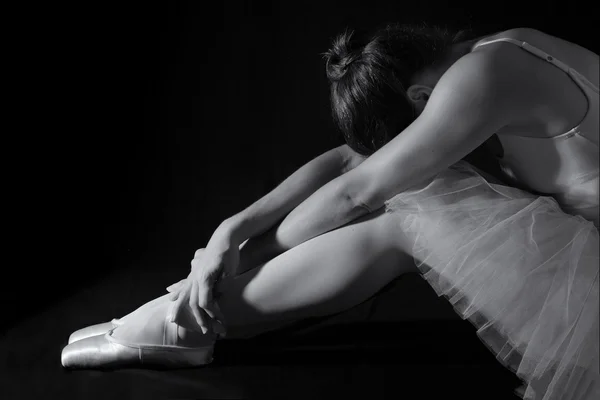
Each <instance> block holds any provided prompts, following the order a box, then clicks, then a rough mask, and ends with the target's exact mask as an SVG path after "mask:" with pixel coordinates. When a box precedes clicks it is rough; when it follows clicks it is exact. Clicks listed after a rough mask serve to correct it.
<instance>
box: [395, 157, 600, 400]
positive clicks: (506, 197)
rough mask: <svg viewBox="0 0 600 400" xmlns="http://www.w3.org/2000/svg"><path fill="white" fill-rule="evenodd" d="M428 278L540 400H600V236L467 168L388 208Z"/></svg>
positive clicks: (528, 394)
mask: <svg viewBox="0 0 600 400" xmlns="http://www.w3.org/2000/svg"><path fill="white" fill-rule="evenodd" d="M385 207H386V211H387V212H391V213H394V214H396V216H397V217H398V218H397V219H398V221H399V223H400V224H401V225H402V228H403V231H404V232H406V233H407V234H408V235H409V237H410V238H411V241H414V246H413V252H414V254H413V255H414V258H415V261H416V263H417V266H418V268H419V270H420V271H421V272H422V276H423V278H424V279H425V280H426V281H427V282H428V283H429V284H430V285H431V287H432V288H433V289H434V290H435V291H436V293H437V294H438V295H439V296H444V297H445V298H447V300H448V301H450V303H451V304H452V305H453V307H454V309H455V310H456V312H457V313H458V314H459V315H460V316H461V317H462V318H463V319H467V320H469V321H470V322H471V323H472V324H473V325H474V326H475V327H476V328H477V335H478V336H479V338H480V339H481V340H482V342H483V343H484V344H485V345H486V346H487V347H488V348H489V349H490V350H491V351H492V352H493V353H494V354H495V355H496V358H497V359H498V360H499V361H500V362H501V363H502V364H503V365H504V366H506V367H508V368H510V369H511V370H512V371H513V372H514V373H515V374H516V375H517V376H518V377H520V378H521V379H523V381H524V382H525V383H526V385H525V386H526V390H525V392H524V393H521V394H520V395H521V396H523V398H524V399H535V400H559V399H560V400H576V399H577V400H583V399H586V400H587V399H592V398H594V399H598V398H600V378H599V365H598V364H599V358H598V350H599V349H598V347H599V346H598V318H599V299H598V270H599V266H598V262H599V257H598V248H599V237H598V230H597V228H596V227H595V226H594V224H593V223H592V222H589V221H587V220H586V219H584V218H582V217H580V216H573V215H569V214H566V213H564V212H563V211H562V210H561V208H560V207H559V205H558V203H557V202H556V200H555V199H553V198H552V197H540V196H535V195H532V194H530V193H528V192H525V191H522V190H519V189H516V188H512V187H508V186H505V185H501V184H497V183H492V181H491V180H487V179H485V178H484V177H483V175H482V174H480V173H479V172H478V171H477V170H476V169H474V168H473V167H471V166H470V165H469V164H467V163H465V162H460V163H458V164H456V165H454V166H452V167H451V168H449V169H448V170H446V171H444V172H442V173H440V174H439V175H437V176H436V177H435V178H433V179H430V180H428V181H426V182H424V183H423V184H421V185H419V186H418V187H415V188H413V189H412V190H409V191H406V192H404V193H401V194H399V195H397V196H395V197H393V198H392V199H389V200H388V201H387V202H386V204H385Z"/></svg>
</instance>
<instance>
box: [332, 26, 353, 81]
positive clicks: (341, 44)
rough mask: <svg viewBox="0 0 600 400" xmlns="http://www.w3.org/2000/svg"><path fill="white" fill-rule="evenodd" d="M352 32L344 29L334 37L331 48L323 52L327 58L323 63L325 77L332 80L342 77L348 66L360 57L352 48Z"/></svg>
mask: <svg viewBox="0 0 600 400" xmlns="http://www.w3.org/2000/svg"><path fill="white" fill-rule="evenodd" d="M353 34H354V32H348V31H346V32H344V33H342V34H341V35H339V36H338V37H336V38H335V40H334V41H333V46H332V48H331V49H330V50H329V51H328V52H327V53H325V54H324V56H325V59H326V60H327V63H326V65H325V69H326V72H327V78H328V79H329V80H330V81H332V82H335V81H338V80H340V79H342V77H343V76H344V75H345V74H346V71H347V70H348V67H349V66H350V65H351V64H352V63H353V62H354V61H356V60H357V59H358V58H359V57H360V52H357V51H355V50H354V49H352V44H353V42H352V36H353ZM357 53H358V54H357Z"/></svg>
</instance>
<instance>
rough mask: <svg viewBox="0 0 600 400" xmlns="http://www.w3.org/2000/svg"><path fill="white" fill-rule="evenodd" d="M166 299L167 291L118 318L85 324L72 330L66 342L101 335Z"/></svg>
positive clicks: (167, 299)
mask: <svg viewBox="0 0 600 400" xmlns="http://www.w3.org/2000/svg"><path fill="white" fill-rule="evenodd" d="M167 301H169V294H168V293H167V294H165V295H164V296H161V297H157V298H156V299H154V300H152V301H149V302H148V303H146V304H144V305H143V306H141V307H140V308H138V309H136V310H135V311H133V312H132V313H129V314H127V315H126V316H124V317H121V318H118V319H117V318H115V319H113V320H112V321H110V322H103V323H101V324H95V325H91V326H87V327H85V328H82V329H78V330H76V331H75V332H73V333H72V334H71V336H69V341H68V344H71V343H73V342H76V341H78V340H82V339H85V338H88V337H92V336H97V335H103V334H105V333H107V332H108V331H110V330H111V329H114V328H116V327H117V326H119V325H122V324H123V323H124V322H126V321H127V320H128V319H130V318H131V317H133V316H134V315H135V314H138V313H143V312H144V310H145V309H148V308H151V307H154V306H156V305H157V304H159V303H165V302H167Z"/></svg>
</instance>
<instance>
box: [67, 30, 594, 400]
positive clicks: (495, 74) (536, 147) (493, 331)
mask: <svg viewBox="0 0 600 400" xmlns="http://www.w3.org/2000/svg"><path fill="white" fill-rule="evenodd" d="M326 59H327V62H326V71H327V76H328V77H329V80H330V82H331V103H332V108H333V115H334V118H335V120H336V122H337V123H338V125H339V127H340V129H341V130H342V132H343V133H344V135H345V138H346V142H347V144H346V145H344V146H340V147H338V148H335V149H333V150H331V151H328V152H326V153H325V154H323V155H321V156H319V157H317V158H316V159H314V160H312V161H311V162H309V163H308V164H306V165H305V166H304V167H302V168H301V169H299V170H298V171H296V172H295V173H294V174H293V175H291V176H290V177H289V178H288V179H287V180H285V181H284V182H283V183H282V184H281V185H280V186H279V187H277V188H276V189H275V190H273V191H272V192H271V193H269V194H267V195H266V196H265V197H263V198H262V199H260V200H258V201H257V202H256V203H254V204H252V205H251V206H249V207H248V208H247V209H245V210H244V211H242V212H240V213H238V214H236V215H234V216H232V217H231V218H229V219H227V220H226V221H224V222H223V223H222V224H221V225H220V226H219V227H218V228H217V230H216V231H215V232H214V234H213V235H212V237H211V239H210V240H209V242H208V244H207V245H206V247H205V248H203V249H201V250H198V251H197V252H196V254H195V257H194V259H193V261H192V270H191V272H190V274H189V276H188V277H187V278H186V279H184V280H182V281H181V282H179V283H178V284H175V285H173V286H172V287H171V288H170V290H171V292H172V293H170V294H166V295H164V296H162V297H159V298H158V299H155V300H153V301H151V302H149V303H147V304H145V305H143V306H142V307H140V308H139V309H137V310H136V311H134V312H133V313H131V314H129V315H127V316H125V317H123V318H121V319H118V320H113V321H112V322H109V323H104V324H99V325H94V326H91V327H88V328H85V329H82V330H80V331H77V332H75V333H73V335H71V338H70V344H69V345H68V346H67V347H66V348H65V349H64V350H63V354H62V362H63V365H64V366H66V367H72V368H94V367H105V366H121V365H125V364H141V363H157V364H160V365H163V366H172V367H180V366H186V365H187V366H189V365H201V364H206V363H209V362H210V360H211V359H212V349H213V346H214V343H215V341H216V340H217V338H218V337H219V336H221V337H222V336H223V333H224V332H225V330H227V335H226V337H240V336H251V335H254V334H257V333H260V332H264V331H267V330H270V329H274V328H277V327H281V326H283V325H286V324H288V323H290V322H294V321H297V320H299V319H302V318H307V317H314V316H323V315H329V314H333V313H337V312H340V311H343V310H346V309H348V308H350V307H352V306H354V305H357V304H359V303H361V302H362V301H364V300H365V299H367V298H369V297H370V296H372V295H373V294H375V293H377V291H379V290H380V289H381V288H382V287H383V286H385V285H386V284H387V283H389V282H390V281H392V280H393V279H394V278H396V277H398V276H399V275H401V274H404V273H407V272H418V273H420V274H422V276H423V278H424V279H426V280H427V282H428V283H429V284H430V285H431V286H432V287H433V288H434V289H435V290H436V292H437V294H438V295H440V296H442V295H443V296H445V297H446V298H447V299H448V301H450V302H451V304H452V305H453V306H454V308H455V310H456V312H457V313H458V314H459V315H460V316H461V317H462V318H465V319H468V320H469V321H470V322H471V323H473V324H474V325H475V326H476V327H477V328H478V331H477V334H478V335H479V337H480V338H481V339H482V340H483V342H484V343H485V344H486V345H487V346H488V347H489V349H490V350H491V351H492V352H493V353H494V354H495V355H496V356H497V358H498V360H499V361H500V362H501V363H502V364H503V365H505V366H506V367H508V368H510V369H512V370H513V371H514V372H515V373H516V374H517V375H518V376H519V377H520V378H522V379H523V380H524V381H525V383H526V390H525V392H524V393H522V394H521V395H522V396H524V397H525V398H528V399H533V398H535V399H544V400H555V399H556V400H558V399H588V398H592V396H594V395H596V396H597V395H598V394H600V379H599V372H598V362H599V360H598V318H599V312H598V261H599V257H598V247H599V242H598V230H597V226H598V221H599V211H598V205H599V201H598V174H599V169H598V135H599V134H598V129H599V125H598V114H599V111H598V56H597V55H596V54H595V53H593V52H591V51H589V50H587V49H585V48H582V47H580V46H578V45H576V44H574V43H570V42H567V41H565V40H562V39H559V38H557V37H553V36H550V35H548V34H545V33H543V32H539V31H537V30H533V29H523V28H521V29H511V30H508V31H503V32H500V33H496V34H493V35H487V36H484V37H476V38H470V37H465V36H464V35H462V34H457V35H454V34H450V32H448V31H444V30H441V29H438V28H433V27H422V26H409V25H399V24H392V25H386V26H385V27H383V28H381V29H378V30H376V31H375V32H374V33H373V34H369V35H355V34H352V33H348V32H346V33H344V34H342V35H340V36H339V37H337V38H336V39H335V41H334V43H333V47H332V49H331V50H330V51H329V52H327V53H326ZM476 148H479V149H480V150H481V149H483V150H485V151H487V152H488V154H490V159H491V160H492V159H493V160H494V161H495V162H496V164H493V163H492V164H491V165H492V168H491V169H490V171H492V172H494V168H493V166H494V165H496V166H498V168H497V171H495V176H492V175H490V174H488V173H487V172H484V171H482V170H480V169H478V168H476V167H474V166H472V165H471V164H469V163H467V162H465V161H461V160H462V159H463V158H465V157H466V156H467V155H468V154H469V153H471V152H472V151H473V150H475V149H476ZM534 193H535V194H534ZM280 221H281V222H280Z"/></svg>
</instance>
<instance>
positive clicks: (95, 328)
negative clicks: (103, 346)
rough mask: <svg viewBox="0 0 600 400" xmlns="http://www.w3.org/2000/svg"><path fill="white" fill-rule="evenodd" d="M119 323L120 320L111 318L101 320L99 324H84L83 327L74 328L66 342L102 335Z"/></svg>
mask: <svg viewBox="0 0 600 400" xmlns="http://www.w3.org/2000/svg"><path fill="white" fill-rule="evenodd" d="M119 323H120V322H119V320H118V319H113V320H112V321H110V322H103V323H101V324H96V325H90V326H86V327H85V328H83V329H79V330H76V331H75V332H73V333H71V336H69V342H68V344H71V343H73V342H77V341H78V340H82V339H85V338H89V337H92V336H97V335H103V334H105V333H107V332H108V331H110V330H111V329H114V328H116V327H117V326H119Z"/></svg>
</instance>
